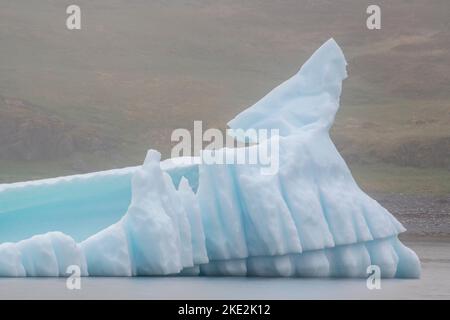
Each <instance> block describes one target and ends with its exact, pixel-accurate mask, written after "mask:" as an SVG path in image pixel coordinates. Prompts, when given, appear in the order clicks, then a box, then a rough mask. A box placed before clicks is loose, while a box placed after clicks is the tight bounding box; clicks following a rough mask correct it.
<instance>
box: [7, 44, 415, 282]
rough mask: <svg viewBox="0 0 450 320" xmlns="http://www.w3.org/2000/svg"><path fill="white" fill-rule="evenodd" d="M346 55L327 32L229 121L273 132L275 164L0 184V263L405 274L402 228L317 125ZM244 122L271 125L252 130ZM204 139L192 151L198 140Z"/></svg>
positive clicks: (190, 271)
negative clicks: (267, 168)
mask: <svg viewBox="0 0 450 320" xmlns="http://www.w3.org/2000/svg"><path fill="white" fill-rule="evenodd" d="M346 65H347V63H346V61H345V58H344V55H343V53H342V51H341V49H340V48H339V46H338V45H337V43H336V42H335V41H334V40H333V39H330V40H328V41H327V42H326V43H325V44H323V45H322V46H321V47H320V48H319V49H318V50H317V51H316V52H315V53H314V54H313V55H312V56H311V57H310V58H309V60H308V61H307V62H306V63H305V64H304V65H303V66H302V67H301V69H300V70H299V72H298V73H296V74H295V75H294V76H293V77H291V78H290V79H289V80H287V81H286V82H284V83H282V84H281V85H279V86H278V87H276V88H275V89H273V90H272V91H271V92H270V93H268V94H267V95H266V96H265V97H263V98H262V99H261V100H260V101H258V102H257V103H256V104H254V105H253V106H252V107H250V108H248V109H247V110H245V111H243V112H242V113H240V114H239V115H237V116H236V117H235V118H234V119H233V120H231V121H230V122H229V123H228V125H229V127H230V128H231V129H236V130H234V131H233V133H234V136H235V138H236V139H237V140H240V141H244V142H253V144H252V145H250V146H246V147H244V148H223V149H220V150H215V151H214V152H215V154H222V155H223V156H224V157H225V158H227V159H228V157H230V158H236V157H240V156H243V155H245V154H244V153H246V152H248V151H249V150H254V149H258V148H268V147H269V146H270V145H271V143H272V142H276V143H277V145H278V146H279V150H278V154H279V168H278V170H277V171H276V172H275V173H273V174H262V170H261V167H262V165H260V164H258V163H256V164H236V163H229V164H216V163H213V164H210V163H208V164H206V163H203V162H201V161H197V160H198V159H192V158H187V157H186V158H172V159H168V160H165V161H161V155H160V154H159V153H158V152H157V151H154V150H150V151H149V152H148V153H147V156H146V159H145V161H144V164H143V165H142V166H138V167H130V168H124V169H116V170H109V171H103V172H96V173H90V174H84V175H75V176H68V177H60V178H54V179H45V180H38V181H28V182H21V183H12V184H3V185H0V276H4V277H22V276H67V274H66V270H67V268H68V267H69V266H73V265H76V266H78V267H79V268H80V270H81V275H83V276H152V275H180V276H195V275H200V276H267V277H274V276H276V277H366V276H367V268H368V267H369V266H370V265H377V266H379V268H380V271H381V276H382V277H385V278H392V277H399V278H418V277H420V272H421V266H420V261H419V259H418V257H417V255H416V254H415V253H414V252H413V251H412V250H411V249H409V248H407V247H406V246H404V245H403V244H402V243H401V242H400V240H399V239H398V235H399V234H400V233H401V232H404V231H405V228H404V227H403V226H402V225H401V223H400V222H398V221H397V220H396V219H395V218H394V217H393V216H392V215H391V214H390V213H389V212H388V211H387V210H386V209H385V208H383V207H382V206H381V205H380V204H379V203H378V202H376V201H375V200H373V199H372V198H370V197H369V196H368V195H367V194H365V193H364V192H363V191H362V190H361V189H360V188H359V187H358V185H357V183H356V182H355V180H354V179H353V177H352V174H351V172H350V170H349V168H348V167H347V165H346V163H345V161H344V159H343V158H342V157H341V156H340V154H339V152H338V151H337V149H336V148H335V146H334V144H333V142H332V140H331V139H330V136H329V129H330V127H331V126H332V124H333V121H334V117H335V114H336V112H337V111H338V108H339V98H340V95H341V90H342V82H343V80H344V79H345V78H346V77H347V72H346ZM249 129H266V130H268V129H276V130H278V134H276V135H272V136H270V137H268V138H267V139H265V140H261V141H252V136H251V135H246V134H245V133H246V132H247V133H248V132H249ZM208 152H211V151H208V150H205V151H204V153H203V154H208Z"/></svg>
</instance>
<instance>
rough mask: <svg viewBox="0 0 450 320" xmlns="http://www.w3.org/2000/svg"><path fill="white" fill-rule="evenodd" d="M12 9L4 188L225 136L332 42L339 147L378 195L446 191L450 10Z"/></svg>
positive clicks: (262, 4)
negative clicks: (185, 140)
mask: <svg viewBox="0 0 450 320" xmlns="http://www.w3.org/2000/svg"><path fill="white" fill-rule="evenodd" d="M368 3H369V2H367V1H358V0H351V1H350V0H344V1H331V0H316V1H306V0H305V1H294V0H289V1H269V0H265V1H248V2H242V1H237V0H236V1H227V2H222V4H220V3H217V1H194V0H188V1H171V2H170V3H168V2H166V1H151V2H149V1H133V2H132V3H130V2H129V1H125V0H108V1H107V0H99V1H95V3H94V2H92V1H85V0H82V1H78V4H79V5H80V6H81V8H82V19H83V20H82V30H80V31H68V30H67V29H66V28H65V24H64V23H65V17H66V15H65V8H66V6H67V5H68V4H69V2H68V1H54V0H46V1H40V2H39V4H38V3H37V2H22V1H21V2H11V1H7V0H0V43H1V44H2V45H1V46H0V182H10V181H18V180H26V179H35V178H41V177H49V176H57V175H62V174H71V173H78V172H88V171H93V170H99V169H108V168H115V167H123V166H128V165H136V164H138V163H141V162H142V160H143V157H144V155H145V151H146V150H147V149H148V148H155V149H158V150H161V151H162V152H163V155H164V156H165V157H167V156H169V154H170V149H171V142H170V134H171V132H172V130H173V129H175V128H187V129H191V128H192V127H193V121H194V120H204V121H205V126H207V127H219V128H224V127H225V124H226V122H227V121H228V120H229V119H231V118H232V117H233V116H234V115H235V114H237V113H238V112H240V111H241V110H243V109H244V108H246V107H248V106H249V105H251V104H252V103H254V102H255V101H257V100H258V99H259V98H260V97H262V96H263V95H264V94H265V93H266V92H268V91H269V90H270V89H271V88H273V87H274V86H276V85H277V84H279V83H280V82H281V81H283V80H285V79H286V78H288V77H289V76H290V75H292V74H293V73H294V72H296V70H297V69H298V68H299V67H300V66H301V64H302V63H303V62H304V61H305V59H307V58H308V57H309V56H310V55H311V53H312V52H313V51H314V50H315V49H316V48H317V47H318V46H320V44H321V43H323V42H324V41H325V40H327V39H328V38H330V37H334V38H335V39H336V41H337V42H338V43H339V44H340V45H341V47H342V49H343V50H344V53H345V54H346V57H347V60H348V63H349V67H348V69H349V78H348V80H346V82H345V85H344V92H343V96H342V107H341V110H340V112H339V113H338V116H337V119H336V123H335V126H334V127H333V131H332V136H333V139H334V140H335V142H336V144H337V146H338V148H339V149H340V150H341V151H342V153H343V156H344V158H345V159H346V160H347V161H348V162H349V164H350V166H351V168H352V170H353V171H354V173H355V175H356V178H357V179H358V180H359V181H360V182H361V183H362V184H363V186H364V187H365V188H367V189H373V190H375V191H396V192H413V193H414V192H430V193H448V192H450V182H449V181H450V90H448V84H449V83H450V20H449V19H448V17H449V16H450V3H449V2H448V1H447V0H432V1H424V0H399V1H379V2H378V3H379V5H380V6H381V8H382V29H381V30H377V31H369V30H367V28H366V26H365V19H366V14H365V10H366V7H367V5H368Z"/></svg>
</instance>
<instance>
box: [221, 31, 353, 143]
mask: <svg viewBox="0 0 450 320" xmlns="http://www.w3.org/2000/svg"><path fill="white" fill-rule="evenodd" d="M346 66H347V62H346V61H345V57H344V54H343V53H342V50H341V48H340V47H339V46H338V45H337V43H336V41H334V40H333V39H330V40H328V41H327V42H325V43H324V44H323V45H322V46H321V47H320V48H319V49H317V51H316V52H314V54H313V55H312V56H311V57H310V58H309V59H308V61H306V63H305V64H304V65H303V66H302V67H301V69H300V71H299V72H298V73H297V74H295V75H294V76H293V77H292V78H290V79H289V80H287V81H285V82H284V83H282V84H280V85H279V86H278V87H276V88H275V89H273V90H272V91H271V92H269V93H268V94H267V95H266V96H265V97H263V98H262V99H261V100H260V101H258V102H257V103H255V104H254V105H253V106H252V107H250V108H248V109H247V110H245V111H243V112H241V113H240V114H238V115H237V116H236V117H235V118H234V119H233V120H231V121H230V122H228V125H229V126H230V128H232V129H243V130H248V129H267V130H270V129H278V130H279V134H280V135H281V136H289V135H291V134H296V133H299V132H304V131H306V130H321V131H327V130H328V129H329V128H330V127H331V125H332V124H333V121H334V116H335V114H336V112H337V110H338V108H339V97H340V95H341V89H342V80H344V79H345V78H346V77H347V71H346ZM231 135H233V136H235V137H236V138H237V139H238V140H241V141H242V140H244V141H246V140H250V141H251V138H250V137H248V136H246V135H245V134H244V133H242V132H234V133H231Z"/></svg>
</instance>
